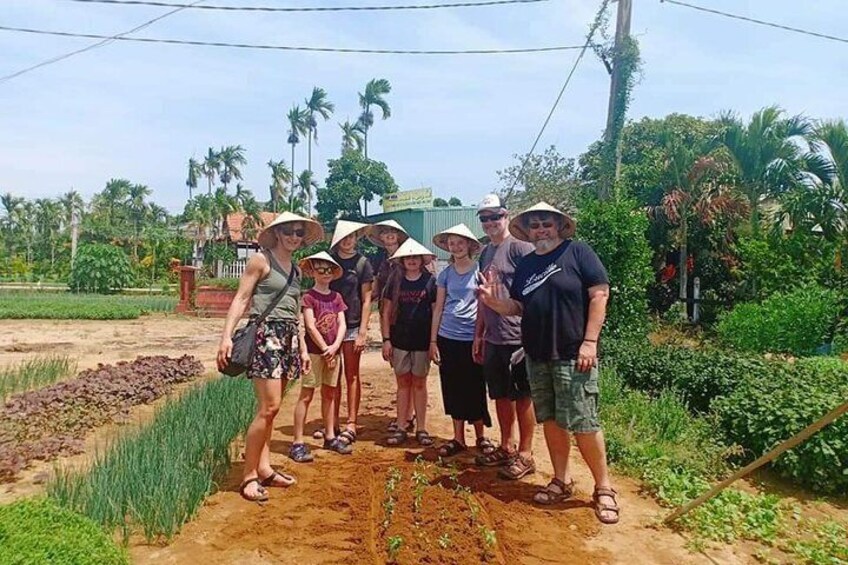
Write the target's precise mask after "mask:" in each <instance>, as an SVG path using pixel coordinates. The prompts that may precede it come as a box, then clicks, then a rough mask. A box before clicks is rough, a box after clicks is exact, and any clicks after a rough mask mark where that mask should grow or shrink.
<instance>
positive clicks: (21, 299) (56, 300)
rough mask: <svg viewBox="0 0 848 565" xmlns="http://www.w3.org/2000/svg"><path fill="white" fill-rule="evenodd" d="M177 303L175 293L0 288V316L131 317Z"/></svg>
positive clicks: (65, 318) (76, 318) (7, 317)
mask: <svg viewBox="0 0 848 565" xmlns="http://www.w3.org/2000/svg"><path fill="white" fill-rule="evenodd" d="M176 305H177V298H176V297H174V296H128V295H117V294H112V295H108V296H104V295H99V294H71V293H52V292H2V293H0V319H50V320H132V319H135V318H138V317H139V316H141V315H143V314H147V313H151V312H173V311H174V308H175V307H176Z"/></svg>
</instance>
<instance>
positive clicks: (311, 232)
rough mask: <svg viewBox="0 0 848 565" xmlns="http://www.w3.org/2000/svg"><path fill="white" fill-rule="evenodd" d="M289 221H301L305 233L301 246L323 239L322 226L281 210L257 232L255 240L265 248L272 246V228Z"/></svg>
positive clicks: (311, 220)
mask: <svg viewBox="0 0 848 565" xmlns="http://www.w3.org/2000/svg"><path fill="white" fill-rule="evenodd" d="M291 222H300V223H302V224H303V227H304V229H305V230H306V235H304V236H303V247H306V246H307V245H312V244H313V243H315V242H316V241H320V240H322V239H324V228H323V227H322V226H321V224H319V223H318V222H316V221H315V220H313V219H312V218H304V217H303V216H298V215H297V214H292V213H291V212H283V213H282V214H280V215H279V216H277V217H276V218H274V221H273V222H271V223H270V224H268V225H267V226H265V228H264V229H263V230H262V231H261V232H260V233H259V237H258V238H256V239H257V241H259V245H261V246H262V247H264V248H265V249H271V248H272V247H274V245H275V244H276V242H277V240H276V237H275V236H274V228H275V227H277V226H279V225H282V224H288V223H291Z"/></svg>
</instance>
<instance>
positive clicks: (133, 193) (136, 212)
mask: <svg viewBox="0 0 848 565" xmlns="http://www.w3.org/2000/svg"><path fill="white" fill-rule="evenodd" d="M148 196H150V189H149V188H147V187H146V186H144V185H143V184H134V185H132V186H130V188H129V190H128V191H127V207H128V208H129V213H130V217H131V218H132V221H133V260H135V261H136V262H137V261H138V240H139V237H140V235H141V224H142V221H143V220H144V217H145V215H146V214H147V212H148V206H147V202H145V201H144V199H145V198H146V197H148Z"/></svg>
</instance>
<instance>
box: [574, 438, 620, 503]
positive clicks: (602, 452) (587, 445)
mask: <svg viewBox="0 0 848 565" xmlns="http://www.w3.org/2000/svg"><path fill="white" fill-rule="evenodd" d="M574 436H575V437H576V438H577V447H578V448H580V454H581V455H582V456H583V460H584V461H586V465H588V466H589V470H590V471H592V477H593V478H594V479H595V487H600V488H611V485H610V477H609V468H608V467H607V447H606V442H605V441H604V433H603V432H591V433H585V434H574ZM600 502H601V504H610V505H612V504H614V501H613V499H612V497H609V496H602V497H601V500H600ZM604 516H605V517H610V518H614V517H615V512H606V513H605V514H604Z"/></svg>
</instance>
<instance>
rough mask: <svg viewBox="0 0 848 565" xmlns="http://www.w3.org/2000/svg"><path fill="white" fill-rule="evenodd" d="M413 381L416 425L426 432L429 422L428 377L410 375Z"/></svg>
mask: <svg viewBox="0 0 848 565" xmlns="http://www.w3.org/2000/svg"><path fill="white" fill-rule="evenodd" d="M409 377H410V379H412V398H413V401H414V402H415V425H416V428H417V429H418V430H419V431H420V430H426V429H427V428H426V420H427V376H426V375H425V376H423V377H416V376H414V375H412V374H411V373H410V375H409Z"/></svg>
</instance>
